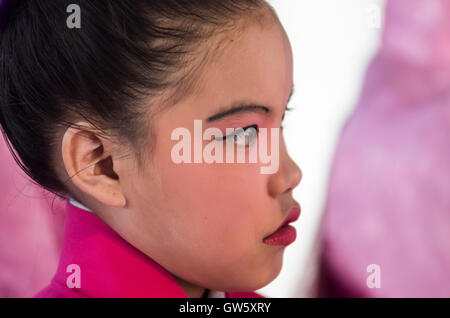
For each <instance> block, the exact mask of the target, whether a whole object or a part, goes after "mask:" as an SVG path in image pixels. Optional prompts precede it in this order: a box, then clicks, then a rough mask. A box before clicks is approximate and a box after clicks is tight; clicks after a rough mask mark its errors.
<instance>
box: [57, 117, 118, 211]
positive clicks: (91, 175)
mask: <svg viewBox="0 0 450 318" xmlns="http://www.w3.org/2000/svg"><path fill="white" fill-rule="evenodd" d="M77 125H78V126H82V127H81V128H75V127H70V128H68V129H67V130H66V132H65V134H64V136H63V138H62V145H61V149H62V158H63V163H64V168H65V170H66V172H67V174H68V176H69V178H70V179H71V181H72V183H73V184H74V185H75V186H76V187H78V188H79V189H80V190H81V191H83V192H84V193H85V194H87V195H89V196H91V197H93V198H95V199H96V200H98V201H100V202H102V203H103V204H105V205H109V206H114V207H121V208H123V207H124V206H125V205H126V199H125V197H124V195H123V193H122V190H121V184H120V178H119V175H118V173H117V172H116V171H114V162H113V160H112V155H113V154H112V153H109V152H108V151H110V149H112V147H111V145H110V142H109V141H107V140H106V139H104V138H101V137H99V136H98V135H97V134H95V133H94V130H92V129H89V128H90V127H91V126H89V125H88V124H85V123H77Z"/></svg>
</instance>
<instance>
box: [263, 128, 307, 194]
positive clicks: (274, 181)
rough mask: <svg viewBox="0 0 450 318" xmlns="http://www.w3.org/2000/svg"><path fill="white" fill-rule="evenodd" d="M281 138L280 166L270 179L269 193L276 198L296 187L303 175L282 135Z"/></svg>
mask: <svg viewBox="0 0 450 318" xmlns="http://www.w3.org/2000/svg"><path fill="white" fill-rule="evenodd" d="M280 139H281V142H280V166H279V169H278V171H277V172H276V173H275V174H273V175H271V176H270V180H269V194H270V195H271V196H272V197H274V198H275V197H277V196H279V195H280V194H283V193H288V192H290V191H292V190H293V189H295V188H296V187H297V186H298V185H299V184H300V181H301V180H302V177H303V174H302V171H301V169H300V167H299V166H298V165H297V164H296V163H295V161H294V160H292V158H291V157H290V156H289V154H288V152H287V149H286V145H285V143H284V138H283V137H282V136H281V138H280Z"/></svg>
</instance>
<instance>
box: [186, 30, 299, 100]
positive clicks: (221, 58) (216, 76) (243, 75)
mask: <svg viewBox="0 0 450 318" xmlns="http://www.w3.org/2000/svg"><path fill="white" fill-rule="evenodd" d="M219 49H220V50H222V51H221V52H220V53H219V54H218V55H217V58H216V59H213V60H212V61H211V62H210V63H209V64H208V65H206V66H205V68H204V70H203V72H202V75H201V77H200V79H199V80H200V83H201V84H200V89H199V90H198V92H197V93H196V94H195V96H196V97H197V98H200V99H206V100H208V99H209V100H211V99H213V100H215V101H217V102H219V101H220V103H221V104H228V103H231V102H233V101H234V100H236V99H239V100H240V99H244V100H245V99H248V98H252V99H253V101H254V102H261V103H270V102H276V100H279V99H280V95H283V96H284V95H286V94H287V95H289V93H290V90H291V87H292V71H293V70H292V68H293V61H292V51H291V46H290V43H289V40H288V37H287V35H286V33H285V31H284V29H283V27H282V26H281V25H280V24H279V23H274V22H272V23H270V24H268V25H265V26H260V25H259V24H252V25H250V26H248V27H247V28H246V29H245V30H244V31H243V32H242V33H240V34H237V35H235V36H229V37H227V38H226V39H224V40H223V41H222V44H221V47H220V48H219ZM255 99H256V100H255ZM259 99H261V100H259ZM197 101H198V100H197Z"/></svg>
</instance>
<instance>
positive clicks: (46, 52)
mask: <svg viewBox="0 0 450 318" xmlns="http://www.w3.org/2000/svg"><path fill="white" fill-rule="evenodd" d="M17 2H18V3H17V4H16V5H15V7H14V9H13V10H12V11H11V12H10V13H9V19H8V23H7V25H5V27H4V29H3V32H2V34H1V35H0V36H1V41H0V76H1V80H0V124H1V126H2V132H3V135H4V137H5V140H6V143H7V145H8V147H9V150H10V152H11V153H12V154H13V156H14V159H15V161H16V162H17V163H18V164H19V166H20V167H21V168H22V169H23V170H24V171H25V173H26V174H27V175H28V176H29V177H31V179H32V180H34V181H35V182H37V183H38V184H39V185H40V186H42V187H43V188H45V189H47V190H48V191H51V192H53V193H55V194H56V195H58V196H60V197H63V198H64V197H65V195H67V194H69V191H68V190H67V188H66V186H65V183H66V182H63V181H61V180H59V178H58V175H57V173H56V171H55V166H56V165H57V164H58V162H60V161H61V158H60V155H59V154H58V150H59V147H60V145H59V143H60V137H62V133H63V132H64V131H65V129H63V128H64V127H65V128H66V129H67V127H70V126H74V125H75V124H74V123H75V122H76V121H78V120H84V121H87V122H89V123H91V125H92V126H94V127H95V128H96V130H95V131H96V132H98V133H101V134H104V135H105V137H110V138H114V140H115V141H117V142H121V141H126V142H129V143H130V144H131V145H132V147H131V149H132V150H133V152H134V154H135V155H136V156H137V158H138V159H139V162H140V163H141V162H142V158H141V154H142V153H143V152H142V150H143V149H145V148H146V147H147V146H149V145H147V143H146V140H147V137H146V136H148V133H149V128H150V127H148V121H149V118H150V117H149V116H151V114H154V113H155V112H156V109H159V107H162V106H163V105H164V106H167V105H173V104H175V103H176V102H177V101H179V100H180V99H181V98H183V97H185V96H186V95H187V94H189V92H192V90H193V89H194V87H195V85H196V80H195V79H196V76H197V75H198V74H199V71H200V70H201V68H202V66H204V65H205V64H206V63H207V62H208V61H210V60H211V59H212V56H213V53H214V52H215V50H214V49H213V47H212V46H211V43H210V42H211V41H202V40H206V39H212V38H213V37H214V38H216V37H215V35H219V34H225V33H226V31H239V30H240V29H241V28H240V27H241V26H244V25H245V24H246V23H247V22H250V21H251V22H255V21H257V22H260V23H263V22H262V21H264V20H263V19H262V18H263V17H266V16H267V13H269V16H270V14H271V15H273V16H274V15H275V13H274V10H273V8H272V7H271V6H270V5H268V4H267V3H266V2H265V1H264V0H163V1H161V0H132V1H116V0H94V1H92V0H91V1H89V0H78V1H76V4H77V5H78V6H79V7H80V8H81V28H80V29H70V28H68V26H67V23H66V20H67V18H68V16H69V15H70V14H69V13H67V12H66V9H67V7H68V5H69V4H71V3H73V1H71V0H51V1H49V0H45V1H44V0H18V1H17ZM207 44H209V46H208V45H207ZM215 44H218V42H217V43H215ZM218 47H219V45H217V46H216V49H217V48H218ZM148 97H152V98H150V99H146V100H147V104H146V105H144V104H143V101H144V98H148ZM148 100H149V101H150V104H148ZM150 131H151V130H150ZM8 139H9V140H8ZM11 145H12V146H13V147H14V149H15V151H16V152H17V154H18V156H17V155H16V154H15V153H14V151H13V149H12V147H11ZM59 153H60V152H59ZM19 158H20V159H21V161H20V160H19ZM69 180H70V179H69Z"/></svg>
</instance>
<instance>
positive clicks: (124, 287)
mask: <svg viewBox="0 0 450 318" xmlns="http://www.w3.org/2000/svg"><path fill="white" fill-rule="evenodd" d="M71 264H76V265H78V266H79V269H80V271H79V273H80V282H81V284H80V286H79V287H80V288H69V287H68V285H67V280H68V278H69V280H71V278H70V277H69V276H70V275H71V274H72V273H73V272H72V270H70V271H69V272H67V269H68V266H69V265H71ZM69 269H70V268H69ZM35 297H38V298H40V297H95V298H104V297H114V298H119V297H121V298H122V297H126V298H128V297H136V298H144V297H145V298H187V297H188V296H187V294H186V293H185V292H184V290H183V289H182V288H181V286H180V285H179V284H178V283H177V282H176V280H175V279H174V278H173V276H172V275H171V274H170V273H169V272H168V271H166V270H165V269H164V268H162V267H161V266H160V265H159V264H157V263H156V262H154V261H153V260H152V259H151V258H149V257H148V256H146V255H145V254H143V253H142V252H140V251H139V250H137V249H136V248H134V247H133V246H132V245H131V244H129V243H128V242H127V241H125V240H124V239H122V238H121V237H120V236H119V235H118V234H117V233H116V232H115V231H114V230H113V229H111V228H110V227H109V226H108V225H107V224H106V223H104V222H103V221H102V220H101V219H100V218H99V217H97V216H96V215H95V214H93V213H91V212H88V211H86V210H84V209H80V208H78V207H76V206H74V205H72V204H71V203H70V202H69V201H67V216H66V223H65V228H64V237H63V242H62V253H61V257H60V261H59V265H58V269H57V271H56V274H55V276H54V277H53V279H52V280H51V282H50V284H49V285H48V286H47V287H46V288H44V289H43V290H42V291H40V292H39V293H38V294H36V295H35ZM226 297H227V298H261V297H263V296H261V295H259V294H257V293H254V292H243V293H226Z"/></svg>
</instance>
